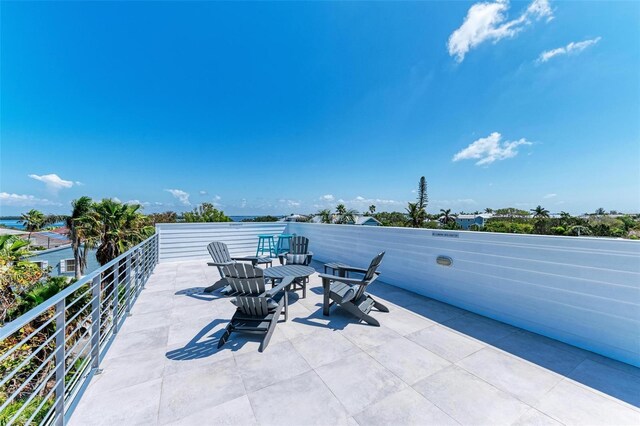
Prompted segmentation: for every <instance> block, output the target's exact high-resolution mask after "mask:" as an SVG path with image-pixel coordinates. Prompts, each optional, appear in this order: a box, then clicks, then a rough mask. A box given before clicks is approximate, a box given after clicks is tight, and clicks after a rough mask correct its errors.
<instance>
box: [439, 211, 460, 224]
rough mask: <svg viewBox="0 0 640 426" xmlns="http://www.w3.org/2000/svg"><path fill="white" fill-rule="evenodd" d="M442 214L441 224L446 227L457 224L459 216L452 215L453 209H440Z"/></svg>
mask: <svg viewBox="0 0 640 426" xmlns="http://www.w3.org/2000/svg"><path fill="white" fill-rule="evenodd" d="M440 213H442V216H440V222H442V223H443V224H444V225H448V224H449V223H450V222H455V220H456V217H458V215H457V214H455V213H451V209H446V210H445V209H440Z"/></svg>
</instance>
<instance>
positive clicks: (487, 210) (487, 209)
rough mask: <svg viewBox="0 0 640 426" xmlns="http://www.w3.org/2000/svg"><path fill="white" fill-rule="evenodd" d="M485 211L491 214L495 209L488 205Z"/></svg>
mask: <svg viewBox="0 0 640 426" xmlns="http://www.w3.org/2000/svg"><path fill="white" fill-rule="evenodd" d="M484 212H485V213H487V214H491V213H493V209H492V208H489V207H487V208H486V209H484Z"/></svg>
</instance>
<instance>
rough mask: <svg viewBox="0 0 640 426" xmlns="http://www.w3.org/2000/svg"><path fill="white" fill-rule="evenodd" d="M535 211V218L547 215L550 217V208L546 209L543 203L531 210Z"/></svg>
mask: <svg viewBox="0 0 640 426" xmlns="http://www.w3.org/2000/svg"><path fill="white" fill-rule="evenodd" d="M530 211H531V212H532V213H533V218H534V219H542V218H545V217H549V210H547V209H545V208H544V207H542V206H541V205H538V207H536V208H535V209H531V210H530Z"/></svg>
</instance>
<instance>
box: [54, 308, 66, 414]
mask: <svg viewBox="0 0 640 426" xmlns="http://www.w3.org/2000/svg"><path fill="white" fill-rule="evenodd" d="M65 305H66V303H65V299H62V300H60V301H59V302H58V303H56V315H57V317H56V355H55V360H56V367H55V368H56V372H55V380H56V381H55V384H56V385H55V386H56V390H55V402H54V404H55V407H56V408H55V419H54V421H55V424H56V425H58V426H61V425H64V376H65V357H66V354H65V347H64V341H65V334H66V331H65V330H66V327H65V322H66V315H65V310H66V306H65Z"/></svg>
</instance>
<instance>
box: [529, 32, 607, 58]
mask: <svg viewBox="0 0 640 426" xmlns="http://www.w3.org/2000/svg"><path fill="white" fill-rule="evenodd" d="M601 39H602V37H596V38H593V39H590V40H584V41H578V42H573V41H572V42H571V43H569V44H567V45H566V46H563V47H558V48H557V49H552V50H546V51H544V52H542V53H541V54H540V56H539V57H538V60H537V62H538V63H542V62H547V61H548V60H549V59H551V58H554V57H556V56H562V55H577V54H578V53H580V52H582V51H583V50H584V49H586V48H587V47H590V46H593V45H594V44H596V43H598V42H599V41H600V40H601Z"/></svg>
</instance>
